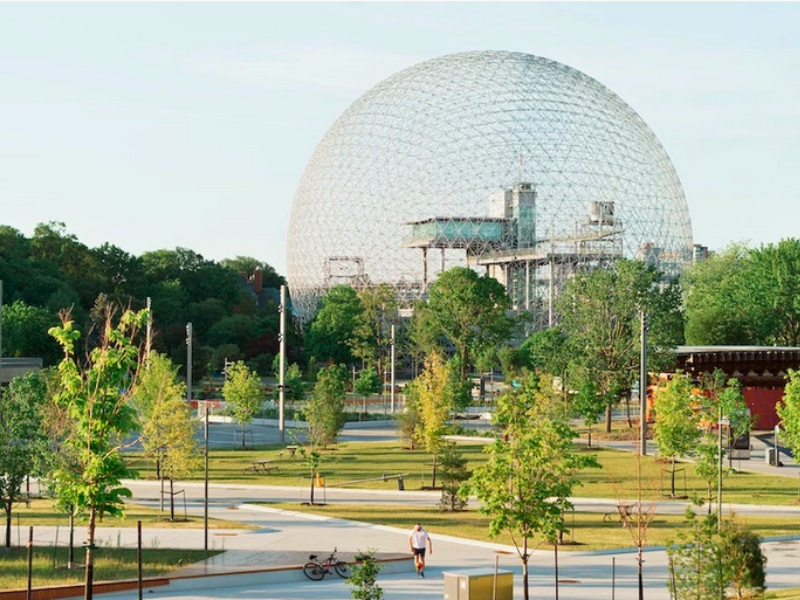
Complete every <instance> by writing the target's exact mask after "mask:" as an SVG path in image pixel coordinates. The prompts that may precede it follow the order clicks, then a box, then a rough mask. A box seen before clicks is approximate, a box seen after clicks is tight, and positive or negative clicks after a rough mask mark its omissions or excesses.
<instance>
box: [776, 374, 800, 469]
mask: <svg viewBox="0 0 800 600" xmlns="http://www.w3.org/2000/svg"><path fill="white" fill-rule="evenodd" d="M787 379H788V381H787V383H786V387H785V388H784V392H783V401H782V402H780V403H778V407H777V409H778V416H779V417H780V418H781V425H783V430H784V434H783V439H784V442H785V443H786V444H787V445H788V446H789V447H790V448H791V449H792V454H793V455H794V456H800V371H795V370H794V369H789V371H788V374H787Z"/></svg>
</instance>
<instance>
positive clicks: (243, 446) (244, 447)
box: [242, 423, 247, 450]
mask: <svg viewBox="0 0 800 600" xmlns="http://www.w3.org/2000/svg"><path fill="white" fill-rule="evenodd" d="M244 428H245V425H244V423H242V450H246V449H247V446H245V444H244Z"/></svg>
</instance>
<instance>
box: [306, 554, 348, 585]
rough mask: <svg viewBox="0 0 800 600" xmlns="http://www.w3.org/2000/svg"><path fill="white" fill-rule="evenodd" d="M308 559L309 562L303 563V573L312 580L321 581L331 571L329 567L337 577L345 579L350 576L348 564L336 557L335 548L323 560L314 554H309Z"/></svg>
mask: <svg viewBox="0 0 800 600" xmlns="http://www.w3.org/2000/svg"><path fill="white" fill-rule="evenodd" d="M308 560H309V562H307V563H306V564H304V565H303V575H305V576H306V577H308V578H309V579H311V580H312V581H321V580H322V579H323V578H324V577H325V575H327V574H328V573H330V572H331V567H333V570H334V571H336V574H337V575H338V576H339V577H344V578H345V579H346V578H347V577H350V565H348V564H347V563H346V562H344V561H343V560H337V559H336V548H334V549H333V552H331V555H330V556H329V557H328V558H326V559H325V560H323V561H320V560H319V558H318V557H317V555H316V554H311V555H309V557H308Z"/></svg>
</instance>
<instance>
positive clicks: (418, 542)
mask: <svg viewBox="0 0 800 600" xmlns="http://www.w3.org/2000/svg"><path fill="white" fill-rule="evenodd" d="M427 541H428V532H427V531H425V530H424V529H422V528H421V527H420V529H419V530H417V529H416V528H415V529H414V530H413V531H412V532H411V547H412V548H416V549H417V550H424V549H425V546H426V544H427Z"/></svg>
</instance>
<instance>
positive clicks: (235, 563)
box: [36, 431, 800, 600]
mask: <svg viewBox="0 0 800 600" xmlns="http://www.w3.org/2000/svg"><path fill="white" fill-rule="evenodd" d="M355 435H358V436H360V437H364V438H369V436H370V433H368V432H359V433H358V434H355ZM375 435H377V436H379V437H380V436H383V435H386V432H385V431H382V432H379V433H377V434H375ZM756 444H757V442H756ZM605 445H608V444H605ZM628 447H630V445H628ZM765 447H766V446H764V447H762V448H758V447H756V448H754V460H753V461H751V462H750V463H749V465H747V466H752V470H759V471H762V470H763V472H774V473H776V474H777V473H778V472H780V474H791V475H794V476H795V477H796V476H797V473H798V472H800V470H798V467H797V465H795V464H794V461H792V460H790V459H789V458H788V457H786V458H785V457H783V456H782V457H781V460H782V461H783V462H784V463H785V464H786V466H785V467H782V468H780V469H778V468H775V467H771V466H769V465H766V464H765V463H764V462H763V454H762V464H761V465H759V464H758V462H757V460H756V455H757V453H758V452H763V450H764V448H765ZM745 462H746V461H742V463H745ZM742 468H743V469H744V468H745V465H742ZM129 484H130V487H131V489H132V491H133V494H134V500H135V501H137V502H141V503H144V504H151V505H153V504H155V503H157V498H158V490H159V486H158V485H157V484H156V483H155V482H140V481H137V482H129ZM180 487H183V488H184V489H185V490H186V495H187V510H188V511H189V512H190V513H192V514H194V515H202V513H203V503H202V497H203V486H202V485H201V484H197V483H187V484H181V486H180ZM298 493H299V490H297V489H292V488H284V487H279V486H256V485H213V486H211V500H210V503H209V514H210V516H212V517H218V518H222V519H228V520H235V521H242V522H247V523H251V524H253V525H256V526H257V527H258V529H257V530H254V531H248V530H245V531H242V530H230V531H213V530H212V532H211V538H210V543H209V546H210V547H212V548H215V549H224V550H226V552H224V553H223V554H220V555H218V556H217V557H215V558H213V559H210V560H209V561H206V562H205V563H203V564H201V565H193V566H192V567H191V568H190V569H187V570H186V571H183V572H182V573H179V574H183V575H186V574H189V575H191V574H193V573H194V574H196V573H198V572H199V571H202V572H206V573H216V574H219V573H225V572H236V573H237V574H236V575H228V576H215V577H210V578H209V577H203V578H200V579H185V580H179V581H176V582H175V583H173V584H172V585H170V586H168V587H165V588H155V589H153V590H152V591H150V592H148V596H149V597H152V598H154V599H155V598H159V597H163V598H165V599H167V598H169V599H176V600H184V599H189V598H209V599H211V598H215V599H217V598H218V599H232V598H237V599H251V598H252V599H259V600H294V599H297V600H305V599H306V598H309V599H310V598H314V599H320V598H323V599H328V600H346V599H348V600H349V599H350V598H351V595H350V588H349V587H348V586H346V585H345V584H344V583H343V581H342V580H338V579H326V580H325V581H323V582H310V581H306V580H303V579H302V576H299V578H298V573H297V572H296V571H295V572H294V575H295V577H290V578H282V577H276V576H275V574H274V572H271V573H270V572H264V570H265V569H267V568H273V567H286V566H292V564H293V565H294V566H295V567H296V566H297V564H298V563H297V561H298V560H300V559H302V558H303V557H304V556H305V555H307V554H309V553H311V552H314V553H318V554H323V555H324V554H325V553H327V552H330V551H331V550H332V549H333V548H334V547H337V548H338V550H339V552H340V553H342V554H344V555H346V556H348V557H349V556H351V555H352V553H354V552H356V551H359V550H361V551H364V550H367V549H376V550H378V551H379V552H380V553H381V554H382V555H384V556H387V557H395V556H408V554H407V548H408V544H407V538H408V532H407V531H401V530H397V529H395V528H391V527H384V526H378V525H371V524H364V523H355V522H351V521H345V520H341V519H330V518H325V517H319V516H314V515H304V514H300V513H295V512H293V511H282V510H274V509H270V508H265V507H258V506H253V505H251V504H249V503H251V502H269V501H297V499H298V498H297V495H298ZM437 500H438V493H437V492H416V491H404V492H401V491H378V490H335V489H328V490H326V501H327V502H363V503H373V504H374V503H383V504H385V503H389V502H396V503H398V504H403V505H405V506H409V505H411V506H414V505H432V504H436V501H437ZM613 505H614V502H613V501H609V500H602V499H580V500H577V499H576V507H577V508H578V509H579V510H597V511H606V510H608V508H609V506H612V507H613ZM727 507H728V505H726V508H727ZM735 508H736V510H737V512H738V513H739V514H746V513H747V514H757V513H768V514H772V515H776V514H784V515H786V516H787V518H800V507H781V508H780V509H775V508H773V507H759V506H747V507H745V506H739V507H735ZM684 509H685V503H683V502H681V503H676V502H660V503H659V508H658V511H659V512H664V513H667V512H675V513H682V512H683V510H684ZM54 529H55V528H37V530H36V535H37V539H38V540H39V541H45V540H46V539H48V537H49V538H50V539H52V537H53V533H54ZM81 533H82V532H81ZM431 533H432V536H433V543H434V553H433V554H432V556H430V558H429V568H428V577H427V578H426V579H419V578H417V577H416V576H415V574H414V572H413V566H412V564H411V562H410V561H406V562H405V564H406V565H407V567H406V566H404V563H402V562H401V563H395V564H394V565H393V568H392V571H395V572H386V571H385V572H384V573H383V574H382V575H381V577H380V584H381V586H382V587H383V588H384V591H385V598H386V600H416V599H421V600H428V599H431V600H432V599H433V598H436V599H437V600H441V598H442V597H443V577H444V575H443V574H444V573H452V572H458V571H459V570H462V569H464V568H487V567H488V568H493V567H494V565H495V560H498V561H499V565H500V568H501V569H508V570H511V571H512V572H514V573H515V598H521V597H522V581H521V577H520V574H521V567H520V566H519V560H518V559H517V558H516V555H515V554H511V555H508V554H498V552H512V553H513V552H514V549H513V548H509V547H505V546H502V545H498V544H492V543H484V542H476V541H471V540H464V539H457V538H449V537H445V536H439V535H437V534H436V532H435V531H434V532H431ZM61 535H62V540H61V541H62V542H63V536H64V535H65V534H64V530H63V529H62V532H61ZM203 535H204V532H203V530H172V529H170V530H165V529H152V530H145V532H144V537H145V542H144V545H145V546H146V547H147V546H153V545H161V546H163V547H166V546H173V547H194V548H202V547H203V541H204V540H203ZM98 536H99V539H101V540H106V541H107V543H108V545H116V544H121V545H133V544H134V542H135V533H134V530H133V529H129V528H123V529H101V530H100V532H99V534H98ZM764 550H765V553H766V555H767V557H768V560H769V562H768V567H767V572H768V585H769V587H770V589H779V588H785V587H794V586H797V585H798V583H799V582H800V540H796V539H792V540H776V541H770V542H767V543H765V544H764ZM553 559H554V556H553V553H552V551H537V552H535V553H534V555H533V557H532V559H531V582H530V591H531V597H532V598H537V600H538V599H551V598H554V597H555V592H554V581H555V573H554V561H553ZM644 560H645V562H644V582H645V587H646V597H647V598H648V600H667V599H668V593H667V589H666V576H667V567H666V553H665V552H664V550H663V549H659V548H654V549H650V550H648V551H647V552H645V555H644ZM398 565H399V566H398ZM612 565H613V566H614V573H615V579H614V598H615V600H626V599H631V600H633V599H634V598H637V597H638V590H637V588H636V568H637V560H636V554H635V552H632V551H615V552H596V553H586V552H569V553H567V552H562V553H559V573H558V579H559V580H560V581H561V582H562V583H561V584H560V585H559V598H563V599H565V600H573V599H574V600H578V599H591V600H596V599H604V598H611V597H612ZM397 569H400V572H396V571H397ZM387 571H389V569H387ZM244 572H247V573H244ZM284 579H286V580H284ZM103 597H104V598H108V599H109V600H116V599H120V600H121V599H122V598H126V599H133V598H136V597H137V593H136V592H128V593H120V594H113V595H107V596H105V595H104V596H103Z"/></svg>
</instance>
